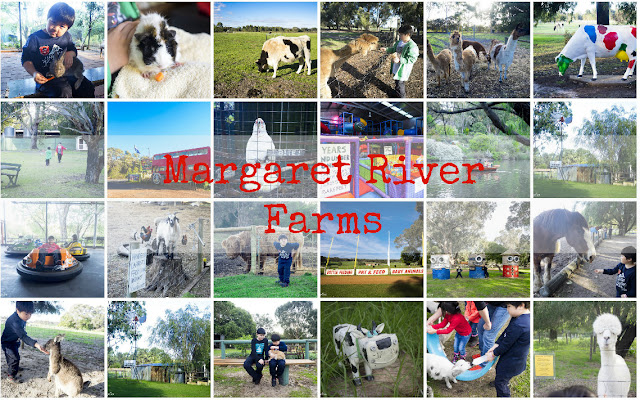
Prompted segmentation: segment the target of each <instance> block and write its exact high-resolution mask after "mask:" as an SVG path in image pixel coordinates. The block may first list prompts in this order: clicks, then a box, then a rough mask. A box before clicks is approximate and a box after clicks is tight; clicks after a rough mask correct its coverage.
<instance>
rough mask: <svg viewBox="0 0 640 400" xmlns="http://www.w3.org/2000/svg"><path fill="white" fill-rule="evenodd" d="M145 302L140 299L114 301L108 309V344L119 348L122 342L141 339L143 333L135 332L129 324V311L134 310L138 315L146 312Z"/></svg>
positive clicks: (110, 346)
mask: <svg viewBox="0 0 640 400" xmlns="http://www.w3.org/2000/svg"><path fill="white" fill-rule="evenodd" d="M144 307H145V305H144V302H140V301H112V302H110V303H109V307H108V309H107V311H108V312H107V346H108V347H109V348H110V349H111V348H112V347H114V348H116V349H117V348H118V347H119V346H120V344H119V343H120V342H123V341H127V342H133V341H134V340H136V339H140V337H141V336H142V335H141V333H140V332H139V331H138V332H135V331H134V328H133V327H132V326H131V325H129V320H128V319H127V312H129V311H133V312H135V313H136V314H137V315H139V316H142V315H144V314H146V310H145V308H144Z"/></svg>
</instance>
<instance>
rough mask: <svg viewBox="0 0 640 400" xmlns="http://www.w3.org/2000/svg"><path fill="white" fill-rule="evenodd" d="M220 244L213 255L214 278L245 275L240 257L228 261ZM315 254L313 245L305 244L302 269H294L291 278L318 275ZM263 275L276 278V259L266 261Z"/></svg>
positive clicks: (315, 248)
mask: <svg viewBox="0 0 640 400" xmlns="http://www.w3.org/2000/svg"><path fill="white" fill-rule="evenodd" d="M218 247H220V244H218V245H217V246H216V249H215V251H216V252H215V254H214V257H213V271H214V276H215V277H216V278H221V277H223V276H234V275H242V274H244V273H245V271H246V268H247V264H246V263H245V262H244V260H243V259H242V258H241V257H236V258H234V259H229V257H227V254H226V253H225V252H224V250H223V249H222V247H220V248H218ZM317 254H318V250H317V247H316V246H315V245H310V246H307V245H306V244H305V246H304V248H303V252H302V268H298V269H296V273H295V274H292V275H293V276H300V275H304V274H305V273H307V272H309V273H311V274H312V275H317V274H318V268H317V262H318V261H317ZM264 275H266V276H278V264H277V262H276V259H275V258H273V259H272V260H270V261H269V260H268V261H267V262H266V264H265V267H264Z"/></svg>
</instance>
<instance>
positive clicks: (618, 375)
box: [593, 314, 631, 397]
mask: <svg viewBox="0 0 640 400" xmlns="http://www.w3.org/2000/svg"><path fill="white" fill-rule="evenodd" d="M593 332H594V333H595V334H596V338H597V341H598V346H599V347H600V362H601V366H600V372H598V397H627V396H628V394H629V387H630V385H631V374H630V373H629V367H628V366H627V363H626V362H625V361H624V358H622V357H621V356H619V355H618V354H616V340H617V339H618V336H619V335H620V333H622V325H621V324H620V320H619V319H618V317H616V316H615V315H613V314H602V315H600V316H598V318H596V320H595V321H594V322H593Z"/></svg>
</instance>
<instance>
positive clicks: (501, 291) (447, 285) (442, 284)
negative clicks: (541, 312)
mask: <svg viewBox="0 0 640 400" xmlns="http://www.w3.org/2000/svg"><path fill="white" fill-rule="evenodd" d="M455 276H456V272H455V269H452V270H451V279H448V280H441V279H433V278H432V277H431V270H429V271H428V274H427V296H429V297H443V298H446V297H461V296H464V297H480V298H483V297H529V280H530V270H523V269H521V270H520V277H519V278H503V277H502V272H500V271H494V270H489V278H488V279H470V278H469V273H468V272H467V271H464V272H463V273H462V276H463V277H464V278H462V279H461V278H458V279H455Z"/></svg>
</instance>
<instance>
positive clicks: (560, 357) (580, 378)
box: [533, 332, 637, 397]
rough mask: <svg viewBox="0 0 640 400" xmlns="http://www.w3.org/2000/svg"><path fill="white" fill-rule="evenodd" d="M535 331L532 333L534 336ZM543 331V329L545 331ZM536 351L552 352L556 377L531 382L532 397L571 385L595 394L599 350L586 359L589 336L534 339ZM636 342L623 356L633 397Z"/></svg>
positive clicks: (630, 392) (634, 392)
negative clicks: (568, 339) (568, 338)
mask: <svg viewBox="0 0 640 400" xmlns="http://www.w3.org/2000/svg"><path fill="white" fill-rule="evenodd" d="M537 334H538V332H535V334H534V336H536V337H537ZM544 334H546V332H545V333H544ZM533 349H534V352H535V353H542V354H554V355H555V374H556V375H555V379H538V380H536V381H535V382H534V386H533V387H534V389H533V391H534V396H535V397H544V396H545V395H546V394H547V393H549V392H550V391H552V390H556V389H559V388H564V387H568V386H572V385H584V386H586V387H588V388H589V389H591V390H592V391H593V392H594V393H597V389H598V388H597V384H598V371H600V350H596V352H595V353H594V354H593V357H592V359H591V360H589V339H588V338H579V339H571V341H570V342H569V343H566V342H565V340H564V339H563V338H561V337H559V338H558V341H555V342H551V341H550V340H542V341H539V340H535V341H534V343H533ZM636 349H637V346H636V342H635V341H634V342H633V345H632V346H631V350H629V353H628V354H627V356H626V357H625V362H626V363H627V366H628V367H629V371H631V389H630V391H629V397H636V393H637V388H636V365H637V363H636Z"/></svg>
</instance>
